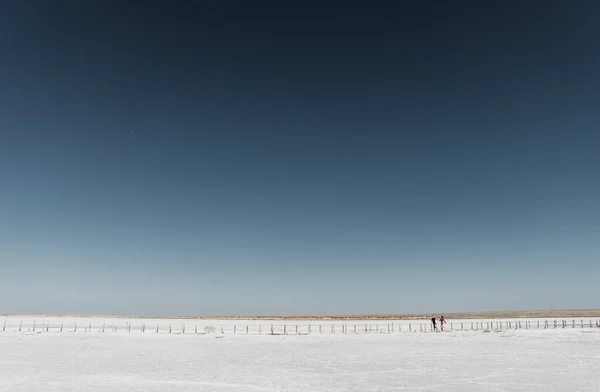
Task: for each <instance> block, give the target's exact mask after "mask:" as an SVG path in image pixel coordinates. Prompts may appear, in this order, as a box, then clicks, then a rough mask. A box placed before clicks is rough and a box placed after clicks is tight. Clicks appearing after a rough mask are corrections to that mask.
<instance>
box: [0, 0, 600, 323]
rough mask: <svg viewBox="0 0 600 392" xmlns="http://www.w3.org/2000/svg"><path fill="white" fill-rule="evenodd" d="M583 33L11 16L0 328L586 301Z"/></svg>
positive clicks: (240, 19) (359, 6) (413, 18)
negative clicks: (15, 317) (12, 317)
mask: <svg viewBox="0 0 600 392" xmlns="http://www.w3.org/2000/svg"><path fill="white" fill-rule="evenodd" d="M599 17H600V4H599V3H597V2H594V1H578V2H575V3H570V4H567V3H566V2H562V1H547V2H519V1H503V2H493V3H487V2H486V3H485V4H483V2H478V1H456V2H452V3H451V4H449V3H447V2H441V1H440V2H435V1H434V2H428V3H426V4H425V3H418V4H417V3H414V4H413V3H411V4H404V3H399V2H383V1H382V2H378V1H376V2H370V3H368V4H367V3H365V2H358V1H348V2H344V3H343V4H339V3H338V2H333V1H324V2H323V1H321V2H313V1H302V2H275V1H262V2H258V3H252V5H250V3H248V2H244V1H229V2H219V1H212V0H206V1H200V2H194V4H193V5H192V4H191V3H189V4H188V3H185V2H184V3H181V4H177V5H175V4H173V3H171V2H154V1H149V2H145V3H144V7H141V6H140V5H139V3H137V4H136V2H127V3H123V2H110V1H109V2H105V1H102V2H100V1H90V2H69V1H63V0H59V1H53V2H43V1H30V2H10V3H5V4H4V5H2V7H1V10H0V313H38V312H39V313H96V314H135V315H263V314H268V315H324V314H378V313H385V314H392V313H395V314H399V313H429V312H436V313H437V312H451V311H484V310H521V309H581V308H598V304H597V290H598V276H600V181H599V180H598V178H600V175H599V173H600V127H599V126H600V76H599V75H600V74H599V73H598V70H599V69H600V24H598V23H597V21H598V20H599Z"/></svg>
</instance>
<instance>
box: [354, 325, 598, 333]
mask: <svg viewBox="0 0 600 392" xmlns="http://www.w3.org/2000/svg"><path fill="white" fill-rule="evenodd" d="M590 325H591V324H590ZM354 333H356V324H354Z"/></svg>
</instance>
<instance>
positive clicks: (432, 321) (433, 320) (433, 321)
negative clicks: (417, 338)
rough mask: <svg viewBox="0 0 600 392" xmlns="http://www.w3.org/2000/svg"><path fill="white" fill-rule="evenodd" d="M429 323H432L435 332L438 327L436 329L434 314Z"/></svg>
mask: <svg viewBox="0 0 600 392" xmlns="http://www.w3.org/2000/svg"><path fill="white" fill-rule="evenodd" d="M431 325H433V330H434V331H435V332H437V331H438V329H437V324H436V322H435V316H433V317H432V318H431Z"/></svg>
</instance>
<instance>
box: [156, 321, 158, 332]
mask: <svg viewBox="0 0 600 392" xmlns="http://www.w3.org/2000/svg"><path fill="white" fill-rule="evenodd" d="M156 333H158V323H156Z"/></svg>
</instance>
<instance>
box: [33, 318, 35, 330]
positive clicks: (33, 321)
mask: <svg viewBox="0 0 600 392" xmlns="http://www.w3.org/2000/svg"><path fill="white" fill-rule="evenodd" d="M33 332H35V320H33Z"/></svg>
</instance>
